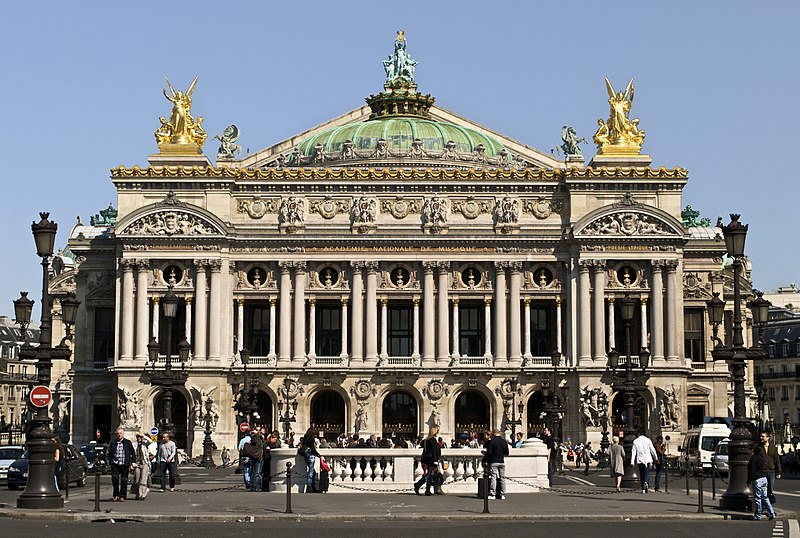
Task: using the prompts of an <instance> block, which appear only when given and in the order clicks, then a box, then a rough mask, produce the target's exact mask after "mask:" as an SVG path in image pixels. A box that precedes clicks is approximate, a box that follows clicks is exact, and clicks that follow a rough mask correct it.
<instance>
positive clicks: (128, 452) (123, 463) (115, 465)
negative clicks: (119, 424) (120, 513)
mask: <svg viewBox="0 0 800 538" xmlns="http://www.w3.org/2000/svg"><path fill="white" fill-rule="evenodd" d="M115 433H116V439H114V440H113V441H111V443H109V445H108V461H110V462H111V484H112V486H113V488H114V502H123V501H125V499H126V498H127V496H128V471H129V470H130V468H131V464H132V463H133V461H134V458H135V457H136V454H135V452H134V451H133V443H131V442H130V441H129V440H128V439H125V430H123V429H122V428H117V429H116V431H115Z"/></svg>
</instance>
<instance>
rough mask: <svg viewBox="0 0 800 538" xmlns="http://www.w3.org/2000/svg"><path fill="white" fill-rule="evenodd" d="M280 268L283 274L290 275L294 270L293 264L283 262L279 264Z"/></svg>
mask: <svg viewBox="0 0 800 538" xmlns="http://www.w3.org/2000/svg"><path fill="white" fill-rule="evenodd" d="M278 268H280V270H281V273H283V274H285V275H288V274H289V273H290V272H291V270H292V262H290V261H286V260H281V261H279V262H278Z"/></svg>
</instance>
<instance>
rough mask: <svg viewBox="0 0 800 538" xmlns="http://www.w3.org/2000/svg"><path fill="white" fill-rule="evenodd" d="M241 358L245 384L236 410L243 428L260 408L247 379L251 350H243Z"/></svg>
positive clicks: (240, 354)
mask: <svg viewBox="0 0 800 538" xmlns="http://www.w3.org/2000/svg"><path fill="white" fill-rule="evenodd" d="M239 357H240V358H241V361H242V367H243V369H244V382H243V383H242V387H241V388H240V389H239V398H238V400H237V401H236V405H235V406H234V409H235V410H236V412H237V414H238V416H239V425H240V426H241V424H242V423H243V422H248V423H249V422H250V420H252V417H253V415H254V414H255V412H256V411H257V410H258V406H257V404H256V402H255V394H253V390H252V388H251V387H250V385H249V383H248V378H247V365H248V363H249V362H250V350H249V349H247V348H246V347H245V348H242V350H241V351H240V352H239ZM239 433H240V434H243V433H244V432H242V431H241V430H240V431H239Z"/></svg>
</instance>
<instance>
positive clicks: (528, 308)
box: [522, 297, 533, 364]
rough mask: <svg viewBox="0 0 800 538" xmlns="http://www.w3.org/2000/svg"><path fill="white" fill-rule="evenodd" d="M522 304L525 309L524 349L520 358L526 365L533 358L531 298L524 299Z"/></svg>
mask: <svg viewBox="0 0 800 538" xmlns="http://www.w3.org/2000/svg"><path fill="white" fill-rule="evenodd" d="M522 302H523V305H524V309H525V349H524V350H523V353H522V357H523V359H525V361H524V364H527V363H528V361H530V360H531V358H533V355H532V354H531V298H530V297H525V298H524V299H523V300H522Z"/></svg>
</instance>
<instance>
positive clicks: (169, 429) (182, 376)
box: [147, 285, 192, 486]
mask: <svg viewBox="0 0 800 538" xmlns="http://www.w3.org/2000/svg"><path fill="white" fill-rule="evenodd" d="M179 302H180V299H179V298H178V296H177V295H176V294H175V292H174V291H172V285H170V286H169V288H168V290H167V293H165V294H164V297H162V298H161V301H159V303H160V304H161V308H162V309H163V314H164V318H165V319H166V320H167V356H166V359H165V361H164V369H163V370H158V369H157V368H156V367H157V365H158V356H159V347H160V346H159V344H158V341H157V340H156V337H155V336H153V337H152V338H151V339H150V343H149V344H147V353H148V356H149V358H150V365H151V371H150V384H151V385H153V386H154V387H161V389H162V392H163V405H164V414H163V415H164V416H163V417H162V418H161V422H160V424H159V425H158V429H159V436H162V435H163V434H165V433H166V434H168V435H169V437H170V439H171V440H174V438H175V432H174V424H173V423H172V395H173V391H174V389H175V387H182V386H183V385H184V384H185V383H186V378H187V377H188V374H187V372H186V370H185V368H186V362H187V361H188V360H189V351H190V350H191V347H192V346H191V345H190V344H189V342H187V341H186V337H185V336H184V337H183V340H181V342H180V343H179V344H178V360H179V361H180V363H181V369H180V370H179V371H175V370H173V369H172V321H173V320H174V319H175V315H176V314H177V312H178V303H179ZM175 483H176V484H180V475H179V473H178V465H177V464H176V465H175ZM162 486H163V484H162Z"/></svg>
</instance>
